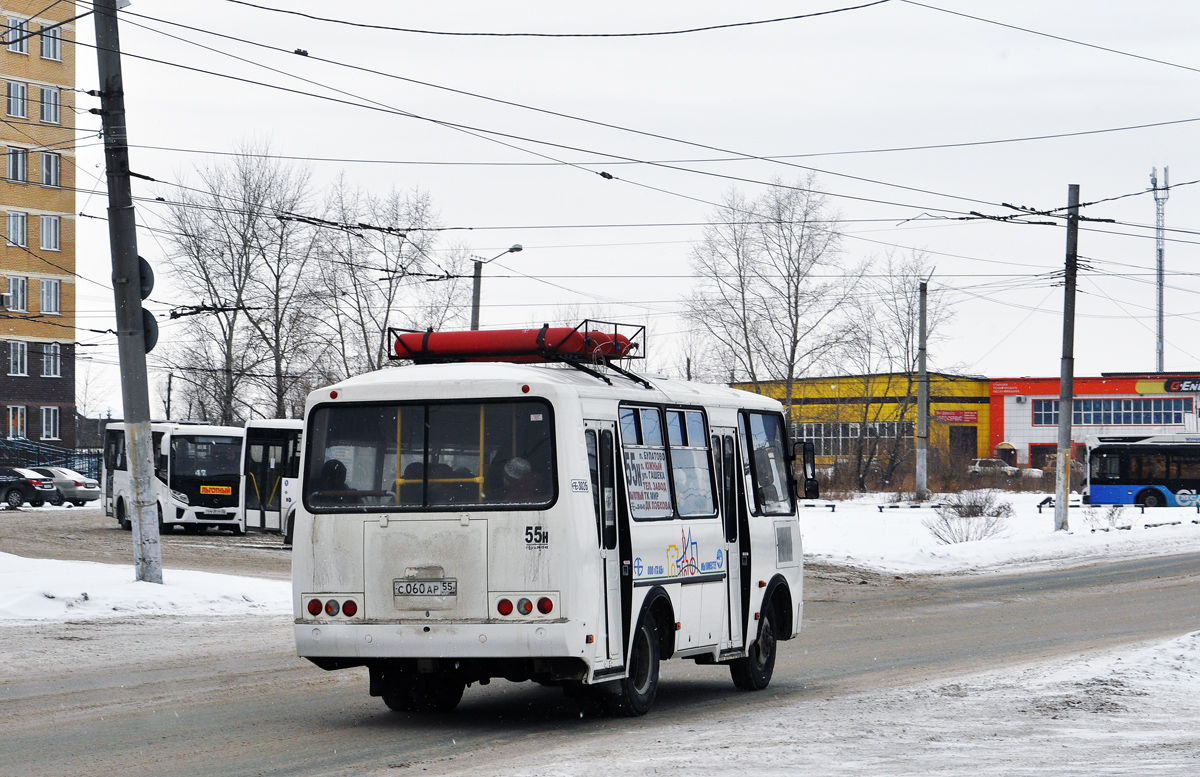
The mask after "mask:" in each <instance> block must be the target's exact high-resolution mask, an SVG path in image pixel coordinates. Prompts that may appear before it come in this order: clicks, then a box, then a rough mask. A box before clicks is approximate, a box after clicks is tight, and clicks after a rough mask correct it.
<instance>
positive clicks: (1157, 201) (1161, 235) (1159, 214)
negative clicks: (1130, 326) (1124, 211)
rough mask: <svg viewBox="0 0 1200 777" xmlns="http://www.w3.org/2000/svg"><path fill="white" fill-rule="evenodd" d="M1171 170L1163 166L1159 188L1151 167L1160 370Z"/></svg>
mask: <svg viewBox="0 0 1200 777" xmlns="http://www.w3.org/2000/svg"><path fill="white" fill-rule="evenodd" d="M1169 170H1170V168H1169V167H1164V168H1163V185H1162V188H1159V186H1158V168H1155V167H1152V168H1150V188H1151V189H1153V190H1154V244H1155V257H1156V258H1155V265H1156V269H1157V275H1158V287H1157V288H1158V339H1157V340H1156V341H1155V348H1154V355H1155V358H1156V359H1157V361H1156V362H1155V364H1156V367H1157V369H1158V371H1159V372H1162V371H1163V249H1165V248H1166V243H1167V238H1166V231H1167V220H1166V215H1165V214H1164V212H1163V211H1164V210H1165V206H1166V204H1167V197H1168V196H1170V194H1171V184H1170V180H1169V178H1168V175H1167V173H1168V171H1169Z"/></svg>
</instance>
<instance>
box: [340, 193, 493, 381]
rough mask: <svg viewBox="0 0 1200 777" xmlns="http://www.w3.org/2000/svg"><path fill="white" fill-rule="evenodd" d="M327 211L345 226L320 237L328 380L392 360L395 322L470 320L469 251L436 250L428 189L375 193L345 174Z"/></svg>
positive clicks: (423, 324)
mask: <svg viewBox="0 0 1200 777" xmlns="http://www.w3.org/2000/svg"><path fill="white" fill-rule="evenodd" d="M327 211H328V212H330V213H332V214H333V219H334V221H336V222H337V224H339V225H341V226H340V227H335V228H332V229H326V230H324V231H323V234H322V241H321V253H322V260H321V283H322V287H323V290H324V292H325V293H326V294H327V295H328V304H329V311H328V312H329V317H328V319H327V321H326V324H327V326H326V327H325V330H324V331H325V337H326V343H327V350H326V356H325V360H324V363H323V368H324V371H325V373H326V377H327V378H328V379H340V378H344V377H347V376H350V375H357V374H359V373H361V372H368V371H372V370H378V369H380V368H382V367H383V366H384V365H385V364H387V357H388V347H389V343H388V335H387V330H388V327H389V326H393V327H399V328H408V329H425V328H428V327H434V328H435V329H437V328H442V327H444V326H446V325H447V324H449V323H451V322H453V321H457V320H465V318H466V312H467V310H468V306H469V304H470V299H469V297H470V288H469V284H468V283H467V282H466V280H465V279H466V278H467V277H469V272H468V271H467V266H468V265H469V261H468V257H467V255H466V252H465V250H463V249H462V248H451V249H450V250H449V251H447V252H441V255H440V256H435V251H436V250H437V249H436V245H435V242H436V241H435V235H436V232H435V231H434V229H435V228H436V227H437V226H438V224H437V215H436V213H435V212H434V210H433V204H432V200H431V199H430V197H429V195H428V194H426V193H424V192H420V191H413V192H409V193H401V192H398V191H392V192H391V193H389V194H388V195H387V196H385V197H375V196H373V195H371V194H368V193H364V192H363V191H361V190H360V189H357V188H351V187H350V186H348V185H347V184H346V183H345V181H344V180H339V181H338V182H337V184H336V185H335V186H334V188H333V190H332V192H331V193H330V197H329V205H328V207H327Z"/></svg>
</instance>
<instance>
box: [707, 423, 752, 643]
mask: <svg viewBox="0 0 1200 777" xmlns="http://www.w3.org/2000/svg"><path fill="white" fill-rule="evenodd" d="M735 433H736V432H735V430H733V429H716V428H714V429H713V436H712V453H713V463H714V464H715V465H716V470H715V471H716V475H717V488H718V490H719V491H720V494H721V523H722V526H723V529H724V533H725V558H726V564H725V569H726V572H727V576H726V584H727V587H726V589H725V595H726V601H727V607H726V609H725V611H726V612H727V613H728V614H729V647H730V649H733V650H737V649H740V648H741V647H742V644H743V639H742V624H743V623H744V622H745V618H744V617H743V616H742V574H743V573H744V572H747V571H748V570H743V569H742V547H741V540H742V539H743V538H742V536H741V532H739V531H738V500H737V465H736V463H735V462H736V461H737V457H736V453H735V449H734V435H735Z"/></svg>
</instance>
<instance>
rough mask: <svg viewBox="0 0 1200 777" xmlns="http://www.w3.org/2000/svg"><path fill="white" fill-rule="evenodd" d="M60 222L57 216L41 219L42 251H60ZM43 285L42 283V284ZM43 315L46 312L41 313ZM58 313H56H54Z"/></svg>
mask: <svg viewBox="0 0 1200 777" xmlns="http://www.w3.org/2000/svg"><path fill="white" fill-rule="evenodd" d="M60 227H61V222H60V221H59V218H58V216H42V217H41V229H40V232H41V244H42V250H43V251H61V250H62V236H61V234H60ZM54 283H58V281H54ZM43 285H44V282H43ZM42 312H43V313H44V312H46V311H44V310H43V311H42ZM55 312H58V311H55Z"/></svg>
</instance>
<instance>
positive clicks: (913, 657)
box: [0, 510, 1200, 777]
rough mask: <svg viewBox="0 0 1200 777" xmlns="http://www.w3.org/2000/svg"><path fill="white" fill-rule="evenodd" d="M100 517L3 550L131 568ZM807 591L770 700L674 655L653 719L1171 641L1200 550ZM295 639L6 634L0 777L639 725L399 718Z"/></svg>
mask: <svg viewBox="0 0 1200 777" xmlns="http://www.w3.org/2000/svg"><path fill="white" fill-rule="evenodd" d="M27 512H29V513H31V514H32V511H27ZM97 513H98V511H96V510H91V511H86V510H79V511H75V512H73V513H70V514H69V515H67V516H66V517H63V514H61V513H60V514H57V515H58V516H59V517H54V518H48V517H40V518H39V521H38V522H37V523H36V524H34V525H33V526H27V527H26V529H27V531H26V532H22V533H21V534H22V536H21V537H20V538H14V537H12V536H10V532H9V528H11V527H9V528H5V527H4V522H5V521H7V520H10V519H12V518H13V517H14V516H9V515H7V514H3V513H0V551H4V552H17V553H21V554H22V555H47V556H49V555H53V556H55V557H59V558H88V559H96V558H101V559H103V560H110V561H117V560H120V559H119V558H117V557H118V556H119V555H120V553H121V548H122V543H128V542H129V535H128V534H127V533H124V532H120V531H119V530H118V529H116V528H115V523H110V521H111V519H103V518H102V516H100V517H98V516H97V515H96V514H97ZM48 515H50V514H49V513H42V514H39V516H48ZM16 517H17V518H19V519H20V520H25V519H26V516H16ZM31 535H40V536H42V537H44V540H41V541H39V540H38V539H37V538H36V537H33V536H31ZM72 538H73V539H72ZM39 542H40V543H41V544H39ZM231 546H232V547H231ZM277 546H278V539H277V538H273V537H267V538H264V537H262V536H255V535H251V536H250V537H249V538H245V539H243V538H233V537H230V536H228V535H226V536H216V535H214V536H201V537H198V538H197V537H184V536H183V535H179V536H178V537H175V536H172V537H168V538H166V540H165V543H164V558H165V559H166V566H168V567H170V566H172V564H173V563H174V564H175V566H178V567H188V568H194V569H197V568H198V569H213V570H215V571H216V570H219V571H230V572H239V573H242V574H261V575H267V576H272V577H278V576H280V572H281V570H286V551H284V550H282V549H280V548H279V547H277ZM39 548H40V549H41V551H43V552H38V550H39ZM51 551H52V552H51ZM106 554H111V556H109V555H106ZM127 559H128V556H126V560H127ZM283 574H284V575H286V571H283ZM805 594H806V596H805V598H806V604H805V620H804V627H803V631H802V633H801V636H800V637H799V638H798V639H796V640H793V641H791V642H788V643H783V644H782V645H781V649H780V653H779V660H778V663H777V664H776V667H775V677H774V680H773V681H772V683H771V686H770V687H769V688H768V689H767V690H766V691H764V692H761V693H755V694H746V693H739V692H737V691H735V690H734V688H733V684H732V682H731V681H730V679H729V675H728V672H727V671H726V670H724V669H723V668H721V667H702V666H695V665H693V664H692V663H690V662H680V661H670V662H667V663H665V664H664V665H663V673H662V682H661V685H660V687H659V695H658V699H657V701H656V703H655V707H654V709H653V710H652V711H651V713H650V715H651V717H652V718H653V719H655V720H656V721H658V722H660V723H661V722H666V723H668V724H672V723H675V724H678V726H679V728H680V729H681V730H685V729H686V725H687V723H688V722H689V721H694V720H696V719H697V718H698V717H700V718H705V719H714V720H716V719H721V718H722V716H728V715H730V714H733V713H736V712H737V711H738V710H739V709H744V708H746V707H747V706H749V707H756V708H760V709H766V708H770V707H771V706H773V705H780V704H781V703H785V702H786V703H794V702H797V701H800V702H806V701H811V702H812V703H814V704H819V703H820V702H821V701H822V700H823V699H826V698H830V697H834V696H839V695H843V694H849V693H855V692H859V691H862V690H870V689H877V688H884V687H898V686H902V685H905V684H909V683H914V682H922V681H925V680H933V679H939V678H948V677H953V676H956V675H961V674H964V673H968V672H973V671H976V670H984V669H992V668H1000V667H1004V666H1010V665H1015V664H1020V663H1024V662H1027V661H1033V660H1045V659H1053V658H1055V657H1064V656H1071V655H1074V654H1077V653H1079V652H1082V651H1084V650H1090V649H1097V648H1106V647H1112V646H1117V645H1122V644H1131V643H1135V642H1140V641H1144V640H1154V639H1161V638H1167V637H1172V636H1178V635H1180V634H1183V633H1186V632H1189V631H1193V630H1196V629H1200V554H1191V555H1183V556H1172V557H1165V558H1155V559H1146V560H1133V561H1121V562H1114V563H1111V564H1105V565H1102V566H1086V567H1079V568H1075V569H1070V570H1057V571H1047V572H1036V573H1028V574H1020V575H977V576H936V577H934V576H912V577H909V576H906V577H904V578H903V579H901V578H899V577H894V576H890V575H873V574H863V573H860V572H857V571H853V570H845V569H836V568H830V567H815V566H810V567H809V568H808V569H807V570H806V591H805ZM291 640H292V637H291V629H290V625H289V619H287V618H278V617H276V618H258V619H229V618H226V619H218V620H215V621H214V622H211V623H200V622H197V621H196V620H194V619H177V618H154V619H149V620H146V619H138V620H134V619H130V620H123V621H111V622H103V623H67V624H65V625H64V624H61V623H58V624H51V625H19V626H14V625H5V626H3V627H0V774H3V775H10V774H11V775H72V777H75V776H77V775H85V774H110V775H125V774H130V775H133V774H137V775H144V774H155V775H206V776H213V777H217V776H220V775H283V774H287V775H326V774H361V773H363V772H365V771H372V770H383V771H385V772H387V773H395V774H404V773H410V771H415V772H420V771H421V770H422V768H423V767H429V768H430V770H431V771H432V770H434V769H435V768H436V769H437V770H442V769H446V768H450V769H451V770H452V764H453V760H455V759H472V760H473V762H476V763H477V762H478V759H482V758H487V757H488V754H489V753H490V752H492V751H493V750H494V749H503V750H505V751H508V752H511V751H512V749H513V748H521V747H528V748H530V749H531V750H541V749H542V748H545V747H548V746H551V745H556V744H560V743H562V742H564V741H566V740H567V738H572V739H575V738H578V737H587V736H590V735H597V734H600V733H605V734H607V733H612V732H614V731H620V730H621V729H622V728H624V727H636V726H638V725H640V724H639V722H638V721H636V720H635V721H628V720H615V719H609V718H594V717H588V716H583V717H581V715H580V712H579V710H578V708H577V707H576V706H575V705H574V703H573V702H571V701H569V700H567V699H565V698H564V697H563V696H562V695H561V693H560V692H559V691H558V690H557V689H553V688H543V687H540V686H536V685H534V684H532V683H522V684H511V683H507V682H504V681H502V680H496V681H494V682H493V683H492V684H491V685H489V686H479V685H474V686H472V687H471V688H469V689H468V690H467V692H466V695H465V696H464V698H463V702H462V704H461V705H460V707H459V708H458V710H457V711H456V712H454V713H451V714H449V715H441V716H439V715H417V714H399V713H392V712H389V711H388V710H387V709H386V708H385V707H384V706H383V704H382V702H381V701H380V700H378V699H374V698H371V697H369V696H368V695H367V679H366V673H365V670H362V669H353V670H345V671H341V672H323V671H321V670H320V669H317V668H316V667H314V666H313V665H311V664H309V663H308V662H307V661H304V660H302V659H298V658H296V657H295V655H294V648H293V644H292V641H291Z"/></svg>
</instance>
